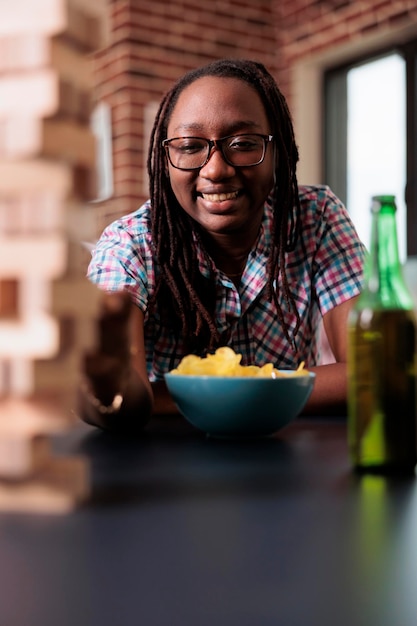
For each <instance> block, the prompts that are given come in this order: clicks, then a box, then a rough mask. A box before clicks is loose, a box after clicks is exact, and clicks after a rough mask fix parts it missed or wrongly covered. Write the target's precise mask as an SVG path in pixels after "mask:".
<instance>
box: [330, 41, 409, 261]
mask: <svg viewBox="0 0 417 626" xmlns="http://www.w3.org/2000/svg"><path fill="white" fill-rule="evenodd" d="M416 50H417V46H416V45H415V44H407V46H404V47H402V48H399V49H395V50H394V49H393V50H390V51H388V52H386V53H385V54H384V55H379V56H377V57H373V58H368V59H365V60H363V61H361V62H357V63H355V64H351V65H348V66H344V67H342V68H339V69H336V70H332V71H330V72H328V73H327V74H326V76H325V118H324V132H325V168H324V170H325V181H326V183H328V184H329V185H330V186H331V187H332V189H333V190H334V191H335V193H336V194H337V195H339V197H340V198H341V199H342V200H343V201H344V202H345V204H346V206H347V209H348V210H349V212H350V214H351V215H352V219H353V221H354V223H355V225H356V227H357V229H358V232H359V235H360V236H361V238H362V239H363V241H364V242H365V244H367V245H369V242H370V220H371V218H370V204H371V202H370V201H371V196H372V195H376V194H384V193H386V194H394V195H395V196H396V200H397V207H398V220H397V224H398V239H399V247H400V256H401V258H402V260H403V261H405V260H406V258H407V256H410V255H415V254H417V233H416V232H415V231H416V223H417V217H416V190H415V186H416V183H415V176H416V175H415V163H416V158H415V152H416V143H417V142H416V137H415V131H414V130H413V129H414V125H415V122H414V120H415V108H416V100H417V96H416V94H415V93H414V91H415V82H416V81H415V76H414V75H415V56H416Z"/></svg>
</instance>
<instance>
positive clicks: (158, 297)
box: [80, 59, 364, 429]
mask: <svg viewBox="0 0 417 626" xmlns="http://www.w3.org/2000/svg"><path fill="white" fill-rule="evenodd" d="M297 161H298V151H297V147H296V143H295V139H294V133H293V127H292V122H291V117H290V114H289V111H288V108H287V105H286V102H285V99H284V97H283V95H282V94H281V93H280V91H279V89H278V87H277V85H276V83H275V81H274V79H273V78H272V76H271V75H270V74H269V73H268V72H267V70H266V69H265V68H264V66H263V65H261V64H260V63H256V62H252V61H247V60H236V59H234V60H227V59H226V60H220V61H216V62H214V63H211V64H209V65H207V66H204V67H201V68H199V69H196V70H193V71H191V72H189V73H188V74H186V75H185V76H184V77H182V78H181V79H180V80H179V81H178V82H177V83H176V84H175V85H174V86H173V88H172V89H171V90H170V91H169V92H168V93H167V95H166V96H165V98H164V99H163V100H162V103H161V105H160V108H159V111H158V114H157V116H156V121H155V124H154V128H153V132H152V136H151V145H150V150H149V158H148V170H149V177H150V200H149V202H147V203H146V204H145V205H144V206H143V207H141V208H140V209H139V210H138V211H136V212H135V213H133V214H131V215H128V216H126V217H124V218H122V219H120V220H118V221H116V222H115V223H114V224H112V225H110V226H109V227H108V228H107V229H106V230H105V231H104V233H103V235H102V237H101V239H100V240H99V242H98V244H97V246H96V249H95V251H94V253H93V258H92V261H91V264H90V267H89V272H88V274H89V277H90V279H91V280H92V281H93V282H95V283H97V284H98V285H99V287H100V288H102V289H103V290H105V291H106V292H118V293H113V295H109V296H107V297H106V298H105V299H104V303H103V320H102V339H101V342H100V345H99V349H98V352H97V353H96V354H94V355H90V356H89V357H88V358H87V360H86V377H87V378H86V380H87V382H86V383H85V384H84V385H83V389H82V392H81V398H80V404H81V412H82V416H83V418H84V419H85V420H86V421H88V422H90V423H92V424H96V425H98V426H100V427H103V428H116V429H117V428H119V429H124V428H141V427H142V426H143V424H144V423H145V422H146V420H147V419H148V418H149V417H150V415H151V413H152V412H155V413H156V412H164V413H166V412H171V411H174V410H175V407H174V405H173V403H172V401H171V399H170V398H169V395H168V393H167V391H166V389H165V385H164V383H163V375H164V372H166V371H168V370H170V369H172V368H173V367H175V366H176V365H177V364H178V362H179V361H180V359H181V358H182V357H183V356H184V355H185V354H189V353H195V354H201V355H204V354H206V353H207V352H208V351H213V350H214V349H215V348H216V347H218V346H221V345H229V346H231V347H232V348H233V349H234V350H235V352H237V353H240V354H242V364H255V365H263V364H264V363H266V362H273V363H274V364H275V365H276V366H277V367H281V368H296V367H297V366H298V365H299V363H300V362H301V361H305V363H306V366H307V367H308V368H309V369H311V370H312V371H315V372H316V384H315V388H314V391H313V394H312V396H311V399H310V401H309V404H308V406H307V407H306V411H309V412H321V413H324V412H327V413H332V412H335V411H340V410H343V407H344V406H345V403H346V321H347V317H348V313H349V310H350V308H351V306H352V304H353V302H354V300H355V298H356V296H357V295H358V294H359V291H360V286H361V277H362V263H363V256H364V248H363V246H362V244H361V242H360V241H359V240H358V237H357V234H356V231H355V229H354V227H353V225H352V223H351V221H350V219H349V217H348V215H347V213H346V210H345V208H344V207H343V205H342V204H341V202H340V201H339V200H338V199H337V198H336V197H335V196H334V195H333V194H332V192H331V191H330V190H329V189H328V188H327V187H324V186H316V187H300V188H298V184H297V178H296V164H297ZM120 291H123V292H124V293H125V295H124V296H123V297H120ZM126 293H127V294H129V295H128V296H126ZM132 303H133V304H132ZM321 318H322V319H323V325H324V328H325V330H326V334H327V338H328V341H329V344H330V347H331V349H332V351H333V353H334V356H335V360H336V362H335V363H332V364H328V365H321V366H318V360H319V339H318V329H319V323H320V320H321ZM128 324H129V327H128Z"/></svg>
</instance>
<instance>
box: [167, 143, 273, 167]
mask: <svg viewBox="0 0 417 626" xmlns="http://www.w3.org/2000/svg"><path fill="white" fill-rule="evenodd" d="M233 137H261V138H262V139H263V152H262V156H261V158H260V159H259V161H256V163H250V164H249V165H236V164H235V163H232V161H230V160H229V159H228V158H227V156H226V155H225V153H224V149H223V144H224V142H225V141H227V139H232V138H233ZM178 139H200V140H203V141H206V142H207V149H208V152H207V157H206V159H205V161H204V163H202V164H201V165H197V166H196V167H179V166H178V165H174V163H173V162H172V161H171V156H170V154H169V144H170V143H171V142H172V141H176V140H178ZM273 139H274V135H262V134H261V133H241V134H239V135H227V136H226V137H221V138H220V139H207V138H206V137H194V136H192V137H171V139H164V140H163V141H162V146H163V147H164V148H165V151H166V153H167V156H168V160H169V162H170V163H171V165H172V167H174V168H175V169H177V170H182V171H184V172H191V171H193V170H200V169H201V168H202V167H204V166H205V165H206V164H207V163H208V162H209V160H210V157H211V154H212V150H213V148H214V147H216V148H218V149H219V150H220V152H221V154H222V157H223V159H224V160H225V162H226V163H227V164H228V165H231V166H232V167H255V165H260V164H261V163H262V162H263V160H264V159H265V155H266V149H267V146H268V144H269V143H270V142H271V141H272V140H273Z"/></svg>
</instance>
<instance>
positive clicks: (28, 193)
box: [0, 0, 102, 511]
mask: <svg viewBox="0 0 417 626" xmlns="http://www.w3.org/2000/svg"><path fill="white" fill-rule="evenodd" d="M88 7H89V4H88V3H83V2H81V1H80V0H37V1H36V2H33V1H32V0H13V2H11V3H1V4H0V510H13V511H38V510H39V511H66V510H69V509H71V508H72V507H73V506H74V505H76V504H77V503H78V502H80V501H82V500H83V499H85V498H86V497H87V496H88V489H89V480H88V467H87V464H86V462H85V460H84V459H82V458H78V457H66V458H63V457H56V456H54V455H53V454H52V452H51V448H50V436H51V433H54V432H57V431H60V430H65V429H67V428H69V427H71V425H72V423H73V420H75V419H76V418H75V417H74V416H73V413H72V411H71V409H72V408H73V407H74V406H75V389H76V386H77V382H78V377H79V372H80V362H81V358H82V353H83V352H84V351H85V350H87V349H89V348H90V347H91V346H92V345H93V343H94V341H95V318H96V315H97V311H98V299H99V295H98V290H97V289H96V288H95V287H94V286H93V285H90V283H89V282H88V281H87V279H86V278H85V271H86V263H87V259H86V252H85V250H84V249H83V247H82V245H81V242H82V241H83V240H86V239H87V240H88V239H90V238H91V237H93V231H94V221H93V219H92V215H93V214H94V211H93V209H92V207H91V205H89V201H90V200H92V199H93V198H94V195H95V184H94V181H95V175H96V170H95V167H96V141H95V137H94V135H93V133H92V131H91V129H90V114H91V111H92V107H93V104H94V97H93V75H92V71H93V70H92V61H91V59H90V53H92V52H93V51H95V50H97V49H98V47H100V46H101V37H102V22H101V18H100V15H99V14H97V13H91V12H90V13H89V8H88Z"/></svg>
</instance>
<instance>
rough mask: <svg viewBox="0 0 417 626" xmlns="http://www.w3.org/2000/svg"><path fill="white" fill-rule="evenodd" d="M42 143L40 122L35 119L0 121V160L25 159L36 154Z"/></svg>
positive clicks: (26, 117) (19, 118) (10, 117)
mask: <svg viewBox="0 0 417 626" xmlns="http://www.w3.org/2000/svg"><path fill="white" fill-rule="evenodd" d="M41 142H42V121H41V119H40V118H37V117H29V116H20V117H19V116H12V115H11V116H9V117H7V118H4V119H0V158H1V159H6V158H7V159H14V158H27V157H30V156H33V155H36V154H37V151H38V149H39V146H40V145H41Z"/></svg>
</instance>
